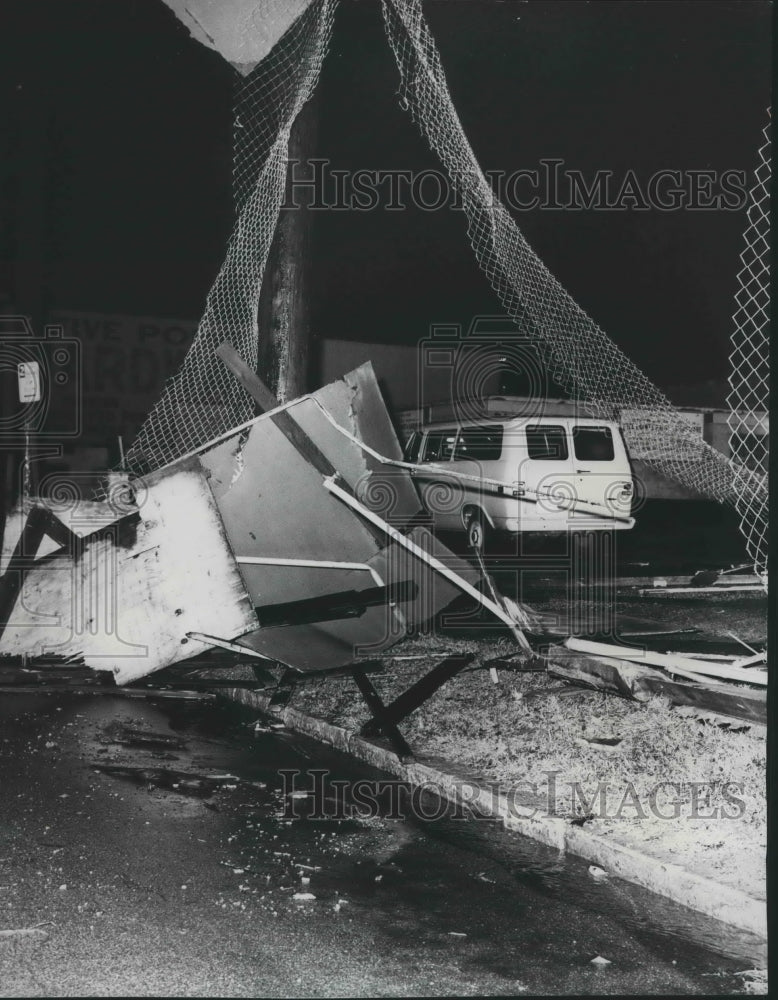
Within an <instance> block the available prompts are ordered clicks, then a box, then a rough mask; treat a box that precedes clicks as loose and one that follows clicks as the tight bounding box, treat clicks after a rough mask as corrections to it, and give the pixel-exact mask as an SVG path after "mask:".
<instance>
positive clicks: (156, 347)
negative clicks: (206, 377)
mask: <svg viewBox="0 0 778 1000" xmlns="http://www.w3.org/2000/svg"><path fill="white" fill-rule="evenodd" d="M49 323H50V324H56V325H57V326H60V327H62V329H63V333H64V336H65V337H66V338H68V339H70V340H75V341H77V342H78V343H80V345H81V352H80V364H81V371H80V373H79V382H80V392H81V397H82V406H83V422H82V427H83V432H82V443H84V444H86V443H92V444H105V443H106V442H107V441H108V440H109V439H115V438H116V437H117V436H118V435H121V436H122V437H124V438H125V440H132V438H134V436H135V434H136V433H137V431H138V429H139V427H140V425H141V424H142V423H143V421H144V419H145V418H146V415H147V414H148V412H149V410H150V409H151V408H152V407H153V406H154V404H155V403H156V402H157V400H158V399H159V398H160V396H161V395H162V389H163V387H164V384H165V381H166V380H167V379H168V378H170V377H171V376H172V375H174V374H175V373H176V372H177V371H178V369H179V368H180V366H181V363H182V361H183V360H184V357H185V355H186V352H187V350H188V349H189V345H190V344H191V343H192V339H193V337H194V334H195V331H196V330H197V323H196V322H194V321H193V320H181V319H168V318H160V317H157V316H123V315H116V314H110V313H93V312H81V311H75V310H57V311H55V312H53V313H52V314H51V315H50V317H49Z"/></svg>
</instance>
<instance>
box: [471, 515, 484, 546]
mask: <svg viewBox="0 0 778 1000" xmlns="http://www.w3.org/2000/svg"><path fill="white" fill-rule="evenodd" d="M467 544H468V545H469V546H470V548H471V549H475V550H476V552H483V550H484V545H485V544H486V524H485V522H484V519H483V518H482V517H481V515H480V514H477V513H473V514H471V515H470V516H469V517H468V519H467Z"/></svg>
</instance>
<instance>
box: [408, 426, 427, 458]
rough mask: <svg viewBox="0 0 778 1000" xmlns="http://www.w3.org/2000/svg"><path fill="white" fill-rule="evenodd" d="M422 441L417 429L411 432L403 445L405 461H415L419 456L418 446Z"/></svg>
mask: <svg viewBox="0 0 778 1000" xmlns="http://www.w3.org/2000/svg"><path fill="white" fill-rule="evenodd" d="M422 441H423V437H422V435H421V434H419V432H418V431H414V432H413V434H411V436H410V439H409V441H408V443H407V444H406V446H405V455H404V457H405V461H406V462H415V461H416V459H417V458H418V457H419V448H420V447H421V442H422Z"/></svg>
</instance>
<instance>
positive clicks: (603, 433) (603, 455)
mask: <svg viewBox="0 0 778 1000" xmlns="http://www.w3.org/2000/svg"><path fill="white" fill-rule="evenodd" d="M573 450H574V451H575V457H576V458H579V459H580V460H581V461H582V462H612V461H613V456H614V451H613V435H612V434H611V429H610V427H574V428H573Z"/></svg>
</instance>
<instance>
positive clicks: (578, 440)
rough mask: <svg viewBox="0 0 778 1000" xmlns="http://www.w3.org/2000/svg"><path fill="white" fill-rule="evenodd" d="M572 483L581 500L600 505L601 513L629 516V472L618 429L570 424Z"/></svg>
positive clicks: (630, 492) (630, 499) (630, 478)
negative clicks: (573, 466)
mask: <svg viewBox="0 0 778 1000" xmlns="http://www.w3.org/2000/svg"><path fill="white" fill-rule="evenodd" d="M572 437H573V456H574V460H575V461H574V464H575V484H576V490H577V493H578V496H579V498H580V499H581V500H586V501H588V502H589V503H595V504H598V505H601V506H602V508H603V516H605V517H614V516H620V517H625V516H629V511H630V507H631V504H632V473H631V470H630V466H629V459H628V458H627V455H626V452H625V450H624V444H623V442H622V440H621V435H620V434H619V433H618V429H617V428H616V427H613V426H609V425H608V424H600V425H592V424H574V425H573V428H572Z"/></svg>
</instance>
